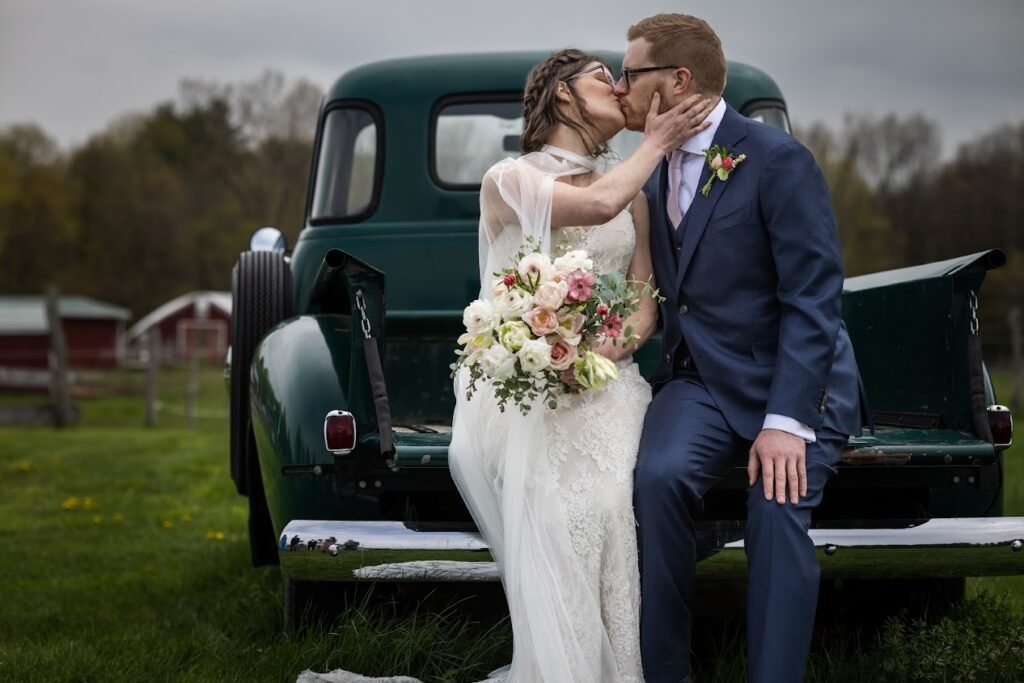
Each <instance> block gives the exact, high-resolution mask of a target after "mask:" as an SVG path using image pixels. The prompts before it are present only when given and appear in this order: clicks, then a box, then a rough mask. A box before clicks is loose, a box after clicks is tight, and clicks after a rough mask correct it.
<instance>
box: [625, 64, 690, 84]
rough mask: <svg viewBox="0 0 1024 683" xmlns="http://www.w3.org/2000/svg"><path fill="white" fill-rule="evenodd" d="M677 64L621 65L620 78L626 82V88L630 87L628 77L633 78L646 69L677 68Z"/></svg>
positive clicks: (645, 71)
mask: <svg viewBox="0 0 1024 683" xmlns="http://www.w3.org/2000/svg"><path fill="white" fill-rule="evenodd" d="M678 68H679V67H678V66H641V67H640V68H638V69H627V68H626V67H622V80H624V81H625V82H626V90H629V88H630V85H631V83H630V79H632V78H635V77H636V75H637V74H642V73H647V72H648V71H664V70H665V69H678Z"/></svg>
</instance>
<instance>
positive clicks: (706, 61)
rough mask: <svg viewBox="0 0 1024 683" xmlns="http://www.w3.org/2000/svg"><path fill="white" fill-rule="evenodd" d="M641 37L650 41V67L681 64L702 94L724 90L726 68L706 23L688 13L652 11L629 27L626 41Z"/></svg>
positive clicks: (715, 36) (719, 49) (716, 38)
mask: <svg viewBox="0 0 1024 683" xmlns="http://www.w3.org/2000/svg"><path fill="white" fill-rule="evenodd" d="M638 38H644V39H646V40H647V42H649V43H650V44H651V52H650V55H649V57H650V59H651V64H652V66H654V65H656V66H685V67H686V68H687V69H689V70H690V74H691V75H692V76H693V80H694V87H695V89H696V90H697V91H698V92H702V93H704V94H706V95H721V94H722V91H723V90H725V76H726V72H727V70H728V67H727V66H726V64H725V53H724V52H722V41H720V40H719V39H718V34H716V33H715V32H714V30H712V28H711V26H710V25H709V24H708V22H706V21H704V20H703V19H699V18H697V17H694V16H690V15H689V14H655V15H654V16H653V17H647V18H646V19H641V20H640V21H638V22H637V23H635V24H633V25H632V26H630V27H629V32H628V33H626V39H627V40H636V39H638Z"/></svg>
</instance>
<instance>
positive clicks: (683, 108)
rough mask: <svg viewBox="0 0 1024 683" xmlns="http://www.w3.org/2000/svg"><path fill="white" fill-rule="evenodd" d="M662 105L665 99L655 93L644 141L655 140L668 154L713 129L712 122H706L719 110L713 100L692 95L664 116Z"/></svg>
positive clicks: (645, 128)
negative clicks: (703, 131) (695, 136)
mask: <svg viewBox="0 0 1024 683" xmlns="http://www.w3.org/2000/svg"><path fill="white" fill-rule="evenodd" d="M660 105H661V95H660V94H659V93H654V96H653V97H652V98H651V108H650V109H649V110H648V111H647V125H646V126H645V127H644V137H645V138H648V139H650V140H652V141H653V142H654V143H655V144H657V145H658V146H659V147H661V149H662V151H664V152H665V153H666V154H668V153H670V152H671V151H672V150H674V149H675V148H677V147H679V145H681V144H683V142H685V141H686V140H688V139H690V138H692V137H693V136H694V135H696V134H697V133H699V132H701V131H702V130H704V129H706V128H707V127H708V126H710V125H711V122H710V121H707V120H706V119H707V116H708V114H710V113H711V110H712V109H714V108H715V107H714V105H713V104H712V102H711V98H709V97H706V96H704V95H700V94H694V95H690V96H689V97H687V98H686V99H685V100H683V101H682V102H680V103H679V104H677V105H676V106H674V107H672V108H671V109H669V110H668V111H666V112H664V113H662V114H659V113H658V108H659V106H660Z"/></svg>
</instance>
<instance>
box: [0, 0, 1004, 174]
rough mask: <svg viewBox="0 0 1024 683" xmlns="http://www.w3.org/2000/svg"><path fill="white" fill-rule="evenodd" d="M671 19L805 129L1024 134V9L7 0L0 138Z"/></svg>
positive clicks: (718, 2)
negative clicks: (239, 85)
mask: <svg viewBox="0 0 1024 683" xmlns="http://www.w3.org/2000/svg"><path fill="white" fill-rule="evenodd" d="M664 11H685V12H688V13H691V14H696V15H698V16H701V17H703V18H705V19H707V20H708V22H709V23H710V24H711V25H712V27H713V28H714V29H715V30H716V31H717V32H718V34H719V36H720V37H721V38H722V42H723V44H724V46H725V52H726V55H727V56H728V57H729V58H730V59H734V60H739V61H744V62H748V63H751V64H754V65H756V66H759V67H761V68H763V69H764V70H766V71H767V72H768V73H769V74H771V75H772V76H773V77H774V78H775V80H776V81H777V82H778V83H779V85H780V87H781V88H782V91H783V93H784V94H785V95H786V98H787V100H788V102H789V108H790V114H791V117H792V119H793V120H794V121H795V122H796V123H798V124H800V123H804V124H806V123H810V122H811V121H814V120H821V121H825V122H826V123H830V124H838V123H840V122H841V121H842V115H843V113H844V112H858V113H860V112H864V113H873V114H882V113H887V112H897V113H901V114H909V113H911V112H916V111H920V112H923V113H925V114H926V115H928V116H930V117H932V118H934V119H935V120H937V121H938V122H939V124H940V127H941V131H942V135H943V141H944V148H943V152H944V154H949V153H951V152H952V151H954V148H955V146H956V145H957V144H958V143H960V142H963V141H964V140H966V139H970V138H971V137H973V136H975V135H977V134H978V133H982V132H986V131H988V130H990V129H992V128H993V127H994V126H996V125H998V124H1000V123H1009V122H1014V123H1016V122H1019V121H1021V120H1024V0H974V1H972V2H967V1H961V2H953V1H950V0H889V1H888V2H884V1H882V0H860V1H859V2H849V1H846V2H839V1H837V0H817V1H812V0H771V1H765V0H759V1H754V0H713V1H711V0H693V1H691V2H663V1H659V0H629V1H627V0H621V1H620V2H609V1H607V0H597V1H592V2H581V1H579V0H516V1H512V2H500V1H498V0H291V1H290V2H283V1H282V0H174V1H173V2H168V1H167V0H162V1H159V2H158V1H156V0H0V126H4V125H6V124H9V123H12V122H22V121H34V122H36V123H38V124H40V125H41V126H42V127H43V128H44V129H45V130H47V131H48V132H49V133H50V134H51V135H53V136H54V137H56V138H57V139H58V140H59V141H60V142H61V143H62V144H63V145H65V146H70V145H76V144H80V143H81V142H83V141H84V140H85V139H86V138H87V137H88V136H89V135H90V134H91V133H94V132H97V131H99V130H101V129H103V128H104V127H105V126H106V125H107V124H108V123H109V122H110V121H111V120H112V119H114V118H116V117H118V116H119V115H121V114H124V113H127V112H130V111H145V110H148V109H149V108H150V107H151V106H152V105H153V104H154V103H156V102H159V101H163V100H170V99H174V98H175V96H176V94H177V86H178V81H179V79H181V78H183V77H193V78H200V79H203V80H212V81H219V82H226V83H233V82H238V81H242V80H251V79H253V78H254V77H256V76H258V75H259V74H260V73H261V72H262V71H263V70H264V69H266V68H272V69H276V70H278V71H281V72H283V73H285V74H286V75H287V76H289V77H307V78H309V79H311V80H312V81H314V82H315V83H317V84H319V85H320V86H321V87H322V88H326V87H327V86H328V85H330V83H331V82H332V81H333V80H334V78H335V77H337V75H338V74H339V73H341V72H343V71H344V70H346V69H348V68H350V67H352V66H355V65H358V64H362V63H365V62H368V61H373V60H377V59H382V58H387V57H396V56H408V55H417V54H436V53H448V52H473V51H493V50H505V49H509V50H522V49H540V50H553V49H557V48H560V47H566V46H574V47H581V48H584V49H587V48H589V49H619V50H621V49H623V48H624V47H625V31H626V29H627V27H628V26H629V25H630V24H631V23H633V22H634V21H636V20H637V19H639V18H641V17H644V16H647V15H650V14H656V13H658V12H664Z"/></svg>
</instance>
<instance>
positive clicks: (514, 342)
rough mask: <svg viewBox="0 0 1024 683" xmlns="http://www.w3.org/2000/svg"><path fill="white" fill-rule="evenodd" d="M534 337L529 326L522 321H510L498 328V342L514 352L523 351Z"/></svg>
mask: <svg viewBox="0 0 1024 683" xmlns="http://www.w3.org/2000/svg"><path fill="white" fill-rule="evenodd" d="M532 336H533V335H531V334H530V327H529V325H527V324H526V323H524V322H523V321H521V320H510V321H508V322H507V323H502V325H501V327H499V328H498V342H499V343H500V344H501V345H502V346H504V347H505V348H506V349H508V350H509V351H512V352H516V351H518V350H519V349H521V348H522V346H523V344H524V343H525V342H527V341H528V340H529V339H531V338H532Z"/></svg>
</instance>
